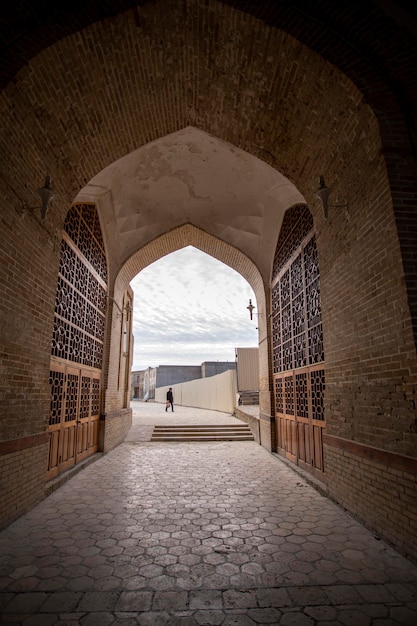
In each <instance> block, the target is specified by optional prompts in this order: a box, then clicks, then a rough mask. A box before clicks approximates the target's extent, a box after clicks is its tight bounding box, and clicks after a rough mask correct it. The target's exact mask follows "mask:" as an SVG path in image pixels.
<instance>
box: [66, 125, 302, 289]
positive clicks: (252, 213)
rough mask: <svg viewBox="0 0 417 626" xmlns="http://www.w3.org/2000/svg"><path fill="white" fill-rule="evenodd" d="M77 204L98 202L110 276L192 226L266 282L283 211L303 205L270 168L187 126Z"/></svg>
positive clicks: (113, 172) (95, 182)
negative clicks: (241, 257)
mask: <svg viewBox="0 0 417 626" xmlns="http://www.w3.org/2000/svg"><path fill="white" fill-rule="evenodd" d="M76 201H77V202H78V201H81V202H82V201H90V202H91V201H93V202H95V203H96V204H97V207H98V210H99V214H100V219H101V223H102V228H103V231H104V232H103V234H104V236H105V239H106V244H107V246H106V247H107V252H108V255H109V260H110V262H111V263H112V264H114V266H113V272H112V274H113V275H114V273H117V271H118V270H119V269H120V268H121V267H122V265H123V264H124V263H125V262H126V261H127V259H129V258H130V257H131V256H132V255H133V254H134V253H135V252H137V251H138V250H140V249H141V248H142V247H143V246H144V245H146V244H148V243H149V242H151V241H152V240H154V239H156V238H157V237H160V236H161V235H163V234H165V233H167V232H169V231H171V230H172V229H174V228H177V227H179V226H181V225H183V224H193V225H194V226H196V227H198V228H200V229H202V230H204V231H206V232H207V233H209V234H211V235H213V236H214V237H217V238H219V239H221V240H223V241H225V242H226V243H228V244H230V245H232V246H234V247H235V248H237V249H238V250H240V251H241V252H243V253H244V254H245V255H246V256H248V257H249V258H250V259H252V261H253V262H254V263H255V264H256V265H257V266H258V268H259V270H260V272H261V274H262V275H263V277H264V280H268V279H269V273H270V269H271V263H272V259H273V256H274V252H275V246H276V242H277V239H278V235H279V231H280V228H281V223H282V219H283V215H284V213H285V211H286V209H288V208H289V207H290V206H293V205H294V204H300V203H305V200H304V198H303V196H302V195H301V194H300V193H299V192H298V191H297V189H296V188H295V186H294V185H293V184H292V183H290V181H289V180H288V179H287V178H285V177H284V176H283V175H282V174H280V173H279V172H277V171H276V170H274V169H273V168H272V167H270V166H269V165H267V164H266V163H264V162H263V161H261V160H260V159H258V158H256V157H254V156H252V155H250V154H248V153H247V152H244V151H242V150H240V149H238V148H236V147H235V146H233V145H231V144H228V143H226V142H224V141H221V140H219V139H217V138H216V137H213V136H211V135H209V134H207V133H205V132H203V131H201V130H198V129H197V128H193V127H187V128H184V129H182V130H180V131H178V132H176V133H174V134H172V135H168V136H166V137H162V138H160V139H158V140H157V141H154V142H152V143H149V144H147V145H144V146H142V147H141V148H139V149H138V150H136V151H134V152H132V153H130V154H128V155H126V156H125V157H123V158H122V159H120V160H118V161H116V162H115V163H112V164H111V165H109V166H108V167H107V168H105V169H104V170H103V171H101V172H100V173H99V174H97V176H95V177H94V178H93V179H92V180H91V181H90V183H89V184H88V185H87V186H86V187H85V188H84V189H83V190H82V191H81V192H80V194H79V195H78V196H77V198H76Z"/></svg>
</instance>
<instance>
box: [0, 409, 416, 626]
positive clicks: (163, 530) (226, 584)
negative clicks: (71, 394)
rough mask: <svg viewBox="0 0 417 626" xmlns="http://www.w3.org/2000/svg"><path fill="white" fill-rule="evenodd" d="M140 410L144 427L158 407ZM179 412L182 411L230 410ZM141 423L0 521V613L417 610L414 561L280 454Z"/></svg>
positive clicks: (257, 616)
mask: <svg viewBox="0 0 417 626" xmlns="http://www.w3.org/2000/svg"><path fill="white" fill-rule="evenodd" d="M148 404H149V403H148ZM145 409H146V411H147V413H146V415H145V416H143V417H142V418H141V419H142V421H145V422H146V421H147V420H148V421H149V422H150V423H149V424H142V425H145V426H149V427H150V428H149V429H148V432H149V433H150V432H151V430H152V428H151V422H152V420H154V421H155V419H156V418H155V413H154V411H155V410H156V409H158V407H152V406H151V405H150V404H149V406H147V407H144V406H142V405H141V411H142V410H145ZM134 410H135V409H134ZM181 411H183V412H184V415H185V414H186V415H187V416H188V419H189V420H190V421H195V420H196V415H197V414H198V415H200V416H201V418H198V419H203V420H204V421H205V420H208V423H209V421H210V420H213V422H212V423H215V422H216V421H218V420H219V419H224V420H228V421H233V420H235V419H236V418H234V417H232V416H228V415H225V416H224V415H220V416H219V415H218V412H215V415H213V412H210V411H208V412H206V411H202V412H201V413H199V411H198V410H197V411H195V410H194V409H191V408H190V407H181ZM165 419H166V418H165V416H164V415H163V416H158V420H162V422H163V421H164V420H165ZM139 421H140V420H139ZM162 422H161V423H162ZM135 424H136V425H137V424H138V418H136V417H134V425H133V428H132V431H131V432H130V433H129V436H128V438H127V440H126V442H125V443H123V444H121V445H120V446H119V447H118V448H115V449H114V450H112V451H111V452H109V453H108V454H106V455H104V456H103V457H101V458H100V459H99V460H98V461H96V462H95V463H93V464H90V465H89V466H88V467H86V468H84V469H83V471H82V472H78V473H77V474H76V475H74V476H73V477H72V478H71V480H69V481H67V482H66V483H65V484H64V485H63V486H62V487H61V488H60V489H57V490H56V491H54V492H53V493H52V494H51V495H50V496H49V497H48V498H47V499H46V500H45V501H43V502H41V503H40V504H39V505H38V506H37V507H35V509H34V510H32V511H29V512H28V513H27V514H26V515H24V516H22V517H21V518H20V519H19V520H17V521H16V522H15V523H12V524H11V525H10V526H9V527H8V528H6V529H4V530H3V531H2V532H0V564H1V571H2V577H1V578H0V585H1V588H2V589H3V590H4V592H3V593H2V594H0V607H1V608H0V613H1V620H0V621H3V622H4V623H9V622H10V623H13V622H14V623H16V619H17V620H20V617H21V622H22V624H23V623H24V626H26V624H27V623H28V621H29V620H33V621H34V623H42V626H45V624H49V623H50V622H51V619H55V618H56V620H57V623H60V621H61V622H62V624H64V623H65V624H66V626H68V624H70V622H71V621H76V622H77V623H78V624H96V623H97V624H98V623H100V626H105V624H107V623H108V624H111V625H112V626H113V624H116V623H120V624H124V625H125V626H126V625H127V624H129V623H130V622H131V621H132V620H136V622H135V621H134V623H137V624H152V626H155V624H156V625H157V624H161V625H163V624H169V625H170V626H172V625H173V623H174V621H175V620H176V621H175V623H176V624H182V626H185V625H187V626H188V625H193V626H194V624H196V625H198V626H200V625H201V626H202V625H204V624H213V625H214V626H216V625H217V624H219V626H220V625H221V626H223V625H224V624H226V623H229V624H239V626H242V625H244V624H257V625H258V626H259V625H260V624H269V623H272V624H273V623H274V620H275V623H277V624H278V623H279V625H280V626H282V624H284V626H285V624H289V625H291V624H294V625H295V626H309V625H310V624H311V623H312V621H313V622H314V621H315V622H316V624H317V626H322V625H323V626H324V625H325V626H331V624H332V623H334V624H338V625H339V626H340V625H341V624H344V623H347V622H348V620H349V619H350V620H354V621H353V623H354V626H361V623H362V622H363V623H369V620H374V624H372V626H377V625H378V626H383V624H382V621H383V620H391V624H390V625H389V626H395V625H396V624H397V623H399V624H401V620H405V621H406V622H407V621H409V620H410V619H411V620H414V618H415V615H416V614H417V567H416V565H415V564H412V563H411V562H410V561H407V560H406V559H405V558H403V557H402V556H401V555H400V554H398V553H397V552H396V551H395V550H393V549H392V548H391V547H389V546H387V545H386V544H384V542H382V541H378V540H377V539H376V538H375V537H374V536H373V535H372V533H370V532H369V531H368V530H367V529H366V528H364V527H363V526H361V524H359V523H358V522H356V521H355V520H354V519H353V518H352V517H350V516H349V515H347V514H346V513H345V512H344V511H343V509H341V508H339V507H338V506H337V505H336V504H335V503H334V502H331V501H329V500H327V499H326V498H325V497H324V496H323V495H322V494H321V493H319V492H318V491H316V490H315V489H314V488H313V487H312V486H311V485H309V484H308V483H307V482H305V481H303V480H301V479H300V477H299V475H298V474H296V473H295V472H294V471H293V470H292V469H291V468H290V467H289V466H288V465H287V464H285V463H282V462H281V461H280V459H279V458H278V457H276V456H274V455H271V454H270V453H269V452H267V451H266V450H264V449H263V448H262V447H261V446H259V445H258V444H256V443H255V442H241V443H239V444H236V443H235V442H233V443H228V442H220V443H217V442H210V443H202V444H201V443H197V444H193V443H175V444H170V443H168V444H153V443H152V444H151V443H150V442H149V441H145V440H142V441H139V440H135V435H134V432H135ZM17 593H18V596H17V595H16V594H17ZM37 594H40V595H39V596H38V595H37ZM17 597H19V598H20V599H21V600H22V601H23V603H24V604H23V606H25V609H26V610H27V613H26V614H25V615H24V616H22V615H21V614H19V615H20V617H18V618H16V615H17V613H11V612H10V610H9V607H8V605H9V604H10V606H11V608H12V609H13V610H15V609H17V604H18V603H19V601H18V600H16V598H17ZM37 597H42V598H44V601H43V604H41V605H38V604H37V600H36V598H37ZM74 598H79V600H80V601H79V602H78V604H75V605H74V603H73V599H74ZM13 603H14V604H13ZM16 603H17V604H16ZM6 610H7V612H6ZM20 610H21V609H20V608H19V611H20ZM54 611H55V612H54ZM58 611H59V614H58ZM13 616H14V617H13ZM340 616H342V618H343V620H344V621H343V622H342V621H340ZM12 618H13V621H12ZM42 620H44V621H42ZM45 620H46V621H45ZM65 620H67V622H68V624H67V623H66V622H65ZM77 620H78V621H77ZM205 620H206V621H205ZM271 620H272V621H271ZM378 620H380V622H378ZM416 623H417V621H416ZM349 626H352V623H351V624H349ZM384 626H385V625H384ZM401 626H403V625H402V624H401ZM413 626H415V625H414V623H413Z"/></svg>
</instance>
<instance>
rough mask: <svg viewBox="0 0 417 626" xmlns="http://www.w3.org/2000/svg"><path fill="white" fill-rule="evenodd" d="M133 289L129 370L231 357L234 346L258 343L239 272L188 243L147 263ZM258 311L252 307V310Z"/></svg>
mask: <svg viewBox="0 0 417 626" xmlns="http://www.w3.org/2000/svg"><path fill="white" fill-rule="evenodd" d="M131 286H132V289H133V291H134V294H135V296H134V298H135V299H134V315H133V334H134V341H135V349H134V359H133V369H134V370H140V369H145V368H146V367H156V366H157V365H200V363H202V362H204V361H234V360H235V348H241V347H245V348H246V347H256V346H257V345H258V331H257V329H256V326H257V324H256V319H257V318H256V316H254V319H253V320H252V321H251V320H250V317H249V311H248V310H247V308H246V307H247V306H248V303H249V299H252V304H254V306H256V300H255V295H254V293H253V291H252V288H251V287H250V285H249V284H248V283H247V282H246V280H245V279H244V278H243V277H242V276H240V274H238V273H237V272H235V271H234V270H232V269H231V268H229V267H227V266H226V265H224V264H223V263H220V262H219V261H217V260H216V259H213V258H212V257H210V256H209V255H207V254H205V253H204V252H201V251H200V250H196V249H195V248H193V247H191V246H189V247H187V248H183V249H182V250H179V251H177V252H173V253H172V254H169V255H167V256H165V257H163V258H162V259H160V260H159V261H157V262H156V263H152V265H150V266H148V267H147V268H145V269H144V270H142V272H140V274H138V275H137V276H136V277H135V278H134V279H133V280H132V282H131ZM255 312H256V309H255Z"/></svg>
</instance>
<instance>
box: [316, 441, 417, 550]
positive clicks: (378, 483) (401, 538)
mask: <svg viewBox="0 0 417 626" xmlns="http://www.w3.org/2000/svg"><path fill="white" fill-rule="evenodd" d="M366 452H368V458H367V456H366ZM373 453H374V454H373V455H371V456H369V449H367V448H362V449H361V446H356V449H355V448H353V450H352V446H349V444H348V443H347V442H345V449H343V448H338V447H334V446H332V445H326V446H325V457H326V466H327V467H328V468H330V469H331V471H328V472H327V476H328V489H329V492H330V494H331V496H332V497H333V498H334V499H335V500H336V501H337V502H338V503H339V504H341V505H342V506H343V507H345V508H346V509H347V510H348V511H350V512H351V513H352V514H353V515H355V517H357V518H358V519H359V520H360V521H361V522H364V521H365V523H366V525H367V526H368V527H369V528H371V529H372V530H373V531H374V532H375V533H376V534H377V535H378V536H379V537H381V538H382V539H385V540H386V541H388V542H389V543H391V544H393V545H395V546H396V547H397V548H399V549H400V550H401V551H402V552H403V553H404V554H406V555H408V556H409V557H410V558H412V559H413V560H417V522H416V520H417V516H416V489H417V477H416V467H417V462H413V461H412V460H411V459H408V460H407V461H406V462H404V459H403V458H401V457H398V458H396V457H395V456H392V455H384V454H383V453H382V452H381V451H380V450H375V449H374V450H373ZM372 456H373V457H374V458H372Z"/></svg>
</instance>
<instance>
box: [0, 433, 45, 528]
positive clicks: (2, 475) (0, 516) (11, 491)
mask: <svg viewBox="0 0 417 626" xmlns="http://www.w3.org/2000/svg"><path fill="white" fill-rule="evenodd" d="M48 449H49V444H48V442H47V441H46V443H43V444H41V445H34V446H32V447H28V448H25V449H22V450H17V451H13V452H10V453H9V454H2V455H1V456H0V493H1V507H0V528H3V527H4V526H6V525H7V524H9V523H10V522H11V521H12V520H14V519H17V518H18V517H20V516H21V515H23V514H24V513H25V512H26V511H29V510H30V509H31V508H32V507H34V506H35V505H36V504H38V502H40V501H41V500H42V499H43V498H44V496H45V492H44V489H45V479H46V468H47V460H48Z"/></svg>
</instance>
